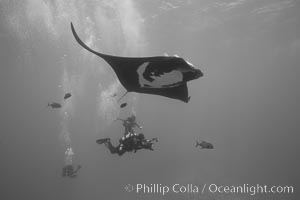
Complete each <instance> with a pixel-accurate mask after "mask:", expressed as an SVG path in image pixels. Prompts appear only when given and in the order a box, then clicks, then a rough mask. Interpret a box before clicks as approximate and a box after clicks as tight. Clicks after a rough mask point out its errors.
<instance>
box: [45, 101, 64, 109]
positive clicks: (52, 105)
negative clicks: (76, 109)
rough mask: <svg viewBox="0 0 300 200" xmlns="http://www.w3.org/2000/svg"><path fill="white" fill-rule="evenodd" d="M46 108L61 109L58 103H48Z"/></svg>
mask: <svg viewBox="0 0 300 200" xmlns="http://www.w3.org/2000/svg"><path fill="white" fill-rule="evenodd" d="M47 106H50V107H51V108H61V105H60V104H59V103H56V102H53V103H48V105H47Z"/></svg>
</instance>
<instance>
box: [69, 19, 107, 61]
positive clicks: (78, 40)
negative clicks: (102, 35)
mask: <svg viewBox="0 0 300 200" xmlns="http://www.w3.org/2000/svg"><path fill="white" fill-rule="evenodd" d="M71 29H72V33H73V35H74V37H75V39H76V41H77V42H78V43H79V44H80V45H81V46H82V47H83V48H85V49H86V50H88V51H90V52H92V53H94V54H96V55H98V56H100V57H101V58H103V59H104V57H106V55H105V54H102V53H99V52H97V51H94V50H93V49H91V48H90V47H88V46H87V45H86V44H84V42H83V41H82V40H81V39H80V38H79V36H78V35H77V33H76V31H75V28H74V26H73V23H72V22H71Z"/></svg>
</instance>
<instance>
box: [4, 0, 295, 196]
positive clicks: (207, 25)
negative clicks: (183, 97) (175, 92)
mask: <svg viewBox="0 0 300 200" xmlns="http://www.w3.org/2000/svg"><path fill="white" fill-rule="evenodd" d="M299 10H300V5H299V1H296V0H262V1H258V0H257V1H251V0H226V1H215V0H187V1H183V0H181V1H180V0H172V1H171V0H169V1H161V0H153V1H152V0H151V1H147V0H141V1H133V0H122V1H121V0H119V1H117V0H111V1H108V0H107V1H106V0H103V1H100V0H99V1H96V0H85V1H79V0H78V1H75V0H71V1H62V0H53V1H42V0H27V1H17V0H1V1H0V65H1V67H0V124H1V131H0V160H1V164H0V199H3V200H14V199H17V200H19V199H22V200H25V199H28V200H29V199H30V200H35V199H36V200H48V199H49V200H53V199H56V200H59V199H64V200H65V199H73V200H79V199H90V200H94V199H297V198H296V196H298V197H299V195H297V191H298V188H299V186H300V184H299V171H298V170H299V168H300V166H299V147H298V143H299V133H300V129H299V119H300V114H299V113H300V107H299V102H300V94H299V93H300V90H299V86H300V82H299V75H300V71H299V63H300V12H299ZM71 21H72V22H73V23H74V25H75V28H76V30H77V32H78V34H79V35H80V37H81V38H82V39H83V40H84V41H85V42H86V43H87V44H88V45H89V46H91V47H92V48H94V49H96V50H99V51H102V52H104V53H108V54H114V55H119V56H153V55H163V54H164V53H168V54H170V55H173V54H178V55H179V56H181V57H183V58H185V59H187V60H189V61H190V62H192V63H193V64H194V65H195V66H196V68H199V69H201V70H202V71H203V73H204V77H202V78H200V79H198V80H195V81H192V82H190V83H189V92H190V95H191V96H192V98H191V100H190V102H189V103H188V104H185V103H182V102H179V101H177V100H171V99H167V98H164V97H160V96H153V95H145V94H142V95H140V94H129V95H127V96H126V97H125V98H124V100H127V102H128V103H129V105H128V106H127V107H126V109H122V110H120V108H119V104H117V103H116V101H115V100H114V98H110V96H111V95H113V94H114V93H117V94H118V95H119V96H120V95H122V94H123V93H124V92H125V91H124V88H122V86H120V85H119V84H118V82H117V79H116V76H115V74H114V73H113V71H112V70H111V68H110V67H109V66H108V65H107V64H106V63H105V62H104V61H103V60H102V59H100V58H98V57H96V56H94V55H91V54H90V53H89V52H87V51H85V50H83V49H82V48H81V47H80V46H79V45H78V44H77V43H76V42H75V40H74V38H73V36H72V34H71V30H70V24H69V23H70V22H71ZM65 92H71V93H72V97H71V98H70V99H68V100H67V101H63V94H64V93H65ZM52 101H57V102H64V103H63V108H62V109H60V110H51V109H49V108H46V105H47V103H48V102H52ZM132 113H134V114H136V116H137V122H138V123H139V124H140V125H142V126H143V133H144V134H145V135H146V137H159V139H160V141H159V143H157V144H156V145H155V151H153V152H150V151H140V152H138V153H136V154H132V153H129V154H125V155H124V156H122V157H119V156H116V155H110V154H109V152H108V151H107V149H106V148H105V147H104V146H99V145H97V144H96V142H95V140H97V139H99V138H102V137H111V138H112V141H113V143H116V142H117V140H118V138H119V137H120V136H121V135H122V131H123V128H122V126H121V124H120V123H117V122H113V119H115V118H116V117H123V118H124V117H126V116H129V115H131V114H132ZM197 139H198V140H206V141H209V142H211V143H213V145H214V146H215V149H213V150H200V149H196V148H195V147H194V144H195V141H196V140H197ZM69 147H70V148H72V150H73V152H74V155H73V157H72V160H70V158H69V157H66V156H65V151H66V148H69ZM68 159H69V160H68ZM65 162H72V163H73V164H75V165H76V164H80V165H82V169H81V170H80V171H79V174H78V177H77V178H74V179H68V178H62V177H61V169H62V167H63V166H64V164H65ZM139 183H140V184H151V183H152V184H154V183H156V184H162V185H168V186H172V185H173V184H175V183H179V184H181V185H186V184H194V185H196V186H199V187H201V186H202V185H203V184H205V183H206V184H219V185H241V184H250V185H251V184H252V185H256V184H261V185H264V184H266V185H268V186H272V185H276V186H278V185H279V186H285V185H291V186H293V187H294V194H280V195H279V194H276V195H271V194H262V195H254V196H251V195H249V194H246V195H237V194H217V193H215V194H211V193H209V192H208V191H207V192H206V193H205V194H203V195H200V194H194V193H190V194H188V193H184V194H171V193H170V194H167V195H165V196H161V195H159V194H136V193H134V192H132V193H128V192H126V191H125V190H124V187H125V185H127V184H133V185H134V184H139Z"/></svg>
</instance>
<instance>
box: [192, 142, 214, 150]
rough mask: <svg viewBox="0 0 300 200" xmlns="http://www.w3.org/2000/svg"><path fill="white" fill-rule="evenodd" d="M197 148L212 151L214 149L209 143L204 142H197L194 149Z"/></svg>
mask: <svg viewBox="0 0 300 200" xmlns="http://www.w3.org/2000/svg"><path fill="white" fill-rule="evenodd" d="M198 146H200V148H201V149H213V148H214V146H213V145H212V144H211V143H209V142H205V141H201V143H199V142H198V141H197V143H196V147H198Z"/></svg>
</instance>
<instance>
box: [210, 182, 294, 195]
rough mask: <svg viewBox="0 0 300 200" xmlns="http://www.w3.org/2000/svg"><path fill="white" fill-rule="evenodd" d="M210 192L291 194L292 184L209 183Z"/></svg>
mask: <svg viewBox="0 0 300 200" xmlns="http://www.w3.org/2000/svg"><path fill="white" fill-rule="evenodd" d="M208 191H209V192H210V193H224V194H249V195H256V194H293V193H294V187H293V186H267V185H260V184H256V185H249V184H243V185H239V186H235V185H231V186H228V185H216V184H210V185H209V186H208Z"/></svg>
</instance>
